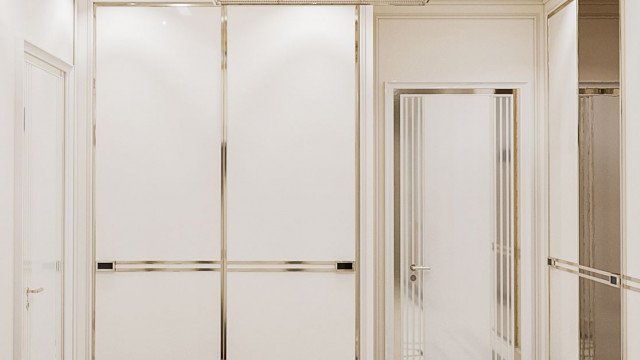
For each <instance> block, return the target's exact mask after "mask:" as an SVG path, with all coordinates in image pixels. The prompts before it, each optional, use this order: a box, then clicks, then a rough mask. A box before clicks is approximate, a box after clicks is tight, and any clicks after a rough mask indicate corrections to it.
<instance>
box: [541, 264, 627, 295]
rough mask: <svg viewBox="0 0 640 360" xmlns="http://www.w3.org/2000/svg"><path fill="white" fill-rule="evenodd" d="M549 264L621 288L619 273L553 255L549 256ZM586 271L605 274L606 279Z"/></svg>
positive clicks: (554, 267)
mask: <svg viewBox="0 0 640 360" xmlns="http://www.w3.org/2000/svg"><path fill="white" fill-rule="evenodd" d="M548 265H549V267H551V268H553V269H557V270H562V271H565V272H568V273H571V274H574V275H577V276H578V277H581V278H584V279H588V280H591V281H595V282H597V283H600V284H604V285H609V286H611V287H614V288H620V287H621V285H620V278H621V276H620V275H619V274H614V273H611V272H608V271H603V270H598V269H595V268H591V267H588V266H583V265H580V264H577V263H575V262H572V261H567V260H562V259H557V258H553V257H549V258H548ZM585 272H586V273H592V274H597V275H600V276H604V277H606V279H603V278H601V277H598V276H594V275H590V274H585Z"/></svg>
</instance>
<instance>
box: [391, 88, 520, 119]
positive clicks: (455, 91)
mask: <svg viewBox="0 0 640 360" xmlns="http://www.w3.org/2000/svg"><path fill="white" fill-rule="evenodd" d="M516 92H517V90H516V89H489V88H475V89H474V88H449V89H443V88H440V89H396V90H394V91H393V96H394V103H395V100H397V101H398V104H399V101H400V97H399V96H400V95H514V94H515V93H516ZM398 112H399V110H398ZM399 115H400V114H399V113H398V116H399Z"/></svg>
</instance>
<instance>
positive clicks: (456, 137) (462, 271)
mask: <svg viewBox="0 0 640 360" xmlns="http://www.w3.org/2000/svg"><path fill="white" fill-rule="evenodd" d="M415 92H417V94H415V93H414V94H411V93H409V94H405V95H396V96H398V97H397V99H396V106H397V107H399V109H398V110H399V112H397V115H398V116H397V117H396V124H395V129H396V130H395V132H396V137H395V138H396V144H395V149H394V151H395V166H396V171H395V179H394V183H395V189H396V192H395V197H396V199H395V204H396V207H395V209H396V210H395V216H396V222H395V224H396V227H395V228H394V229H395V234H396V236H395V274H396V276H395V279H396V280H395V281H396V284H395V288H394V291H395V292H396V299H398V300H397V304H396V312H395V323H396V329H395V338H396V348H395V359H429V360H447V359H450V360H480V359H513V358H514V356H515V346H516V344H515V339H516V338H517V334H516V331H517V329H516V324H517V321H516V316H515V312H514V309H515V307H516V306H515V304H516V301H517V300H516V296H517V294H516V292H517V290H516V287H515V286H514V283H515V281H514V280H513V279H515V277H516V274H515V269H516V261H517V258H516V256H515V254H516V253H515V252H514V248H515V246H516V244H515V236H514V233H515V231H516V223H515V217H514V212H515V209H514V207H513V205H512V204H514V203H515V200H514V197H515V192H514V189H515V187H514V184H515V179H514V176H513V174H514V171H515V163H514V162H513V161H512V160H513V159H514V156H515V151H514V150H515V148H514V141H515V137H514V131H515V122H514V117H513V113H514V95H513V92H511V93H510V91H494V90H482V89H480V90H449V91H447V90H422V91H420V90H418V91H415ZM500 93H503V94H500Z"/></svg>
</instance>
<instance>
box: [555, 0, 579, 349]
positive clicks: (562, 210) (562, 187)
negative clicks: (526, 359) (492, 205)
mask: <svg viewBox="0 0 640 360" xmlns="http://www.w3.org/2000/svg"><path fill="white" fill-rule="evenodd" d="M577 6H578V5H577V1H575V0H574V1H570V2H568V3H567V4H566V5H565V6H564V7H563V8H561V9H559V10H557V11H555V12H553V13H551V14H550V15H549V18H548V63H549V69H548V71H549V75H548V76H549V84H548V86H549V94H548V106H549V110H548V111H549V113H548V116H549V121H548V124H549V129H548V136H549V256H550V258H554V259H560V260H561V261H568V262H570V263H572V264H577V263H578V257H579V247H578V244H579V199H578V198H579V191H578V190H579V188H578V184H579V180H578V178H579V170H578V98H577V94H578V38H577V24H578V22H577V16H578V11H577ZM549 292H550V296H549V302H550V304H549V321H550V325H549V326H550V334H549V337H550V344H549V348H550V359H551V360H572V359H578V358H579V357H578V356H579V343H578V339H579V278H578V277H577V276H574V275H572V274H570V273H568V272H564V271H558V270H555V269H553V268H550V270H549Z"/></svg>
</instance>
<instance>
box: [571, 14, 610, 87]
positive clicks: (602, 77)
mask: <svg viewBox="0 0 640 360" xmlns="http://www.w3.org/2000/svg"><path fill="white" fill-rule="evenodd" d="M578 34H579V38H578V40H579V44H580V45H579V58H580V81H581V82H584V81H586V82H616V81H620V57H619V55H618V54H619V51H620V46H619V42H620V20H619V19H614V18H588V17H586V18H583V17H581V18H580V19H579V20H578Z"/></svg>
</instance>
